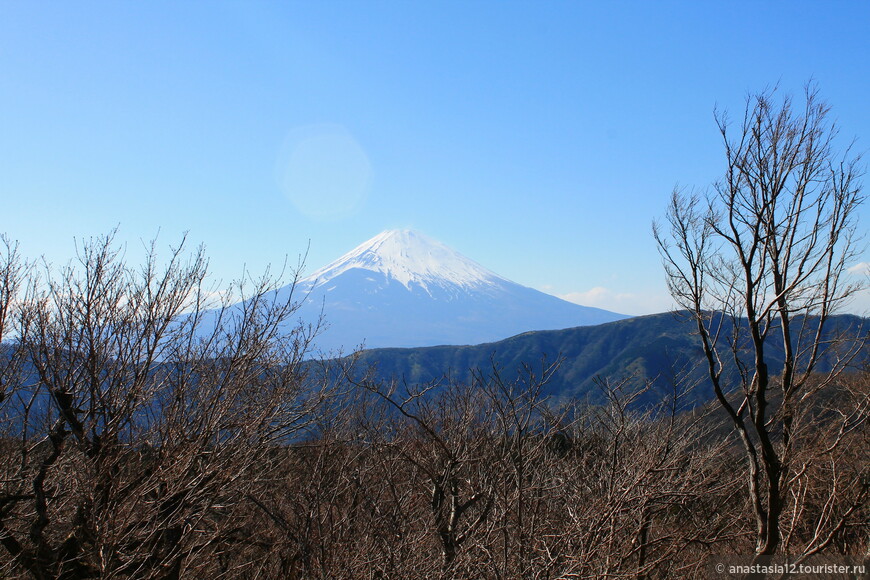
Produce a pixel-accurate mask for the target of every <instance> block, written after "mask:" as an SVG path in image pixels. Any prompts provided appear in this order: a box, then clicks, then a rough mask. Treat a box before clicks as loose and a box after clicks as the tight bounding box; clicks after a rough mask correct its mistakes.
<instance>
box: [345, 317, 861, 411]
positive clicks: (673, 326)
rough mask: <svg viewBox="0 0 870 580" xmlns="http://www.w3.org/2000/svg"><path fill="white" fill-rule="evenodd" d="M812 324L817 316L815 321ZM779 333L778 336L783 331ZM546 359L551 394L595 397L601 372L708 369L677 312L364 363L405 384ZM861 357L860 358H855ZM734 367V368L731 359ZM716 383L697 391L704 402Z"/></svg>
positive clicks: (662, 385)
mask: <svg viewBox="0 0 870 580" xmlns="http://www.w3.org/2000/svg"><path fill="white" fill-rule="evenodd" d="M810 324H812V321H810ZM868 327H870V321H868V320H867V319H866V318H861V317H858V316H854V315H845V314H844V315H839V316H836V317H833V318H832V319H831V320H829V321H828V323H827V325H826V327H825V336H826V337H827V338H832V337H833V336H834V335H835V334H837V333H841V332H843V333H846V334H847V335H851V336H861V335H862V334H863V335H866V334H867V329H868ZM780 340H781V339H780ZM543 359H546V360H548V361H550V362H554V361H556V360H558V359H561V365H560V368H559V370H558V372H556V373H555V374H554V375H553V378H552V379H551V381H550V383H549V384H548V392H549V394H551V395H553V396H556V397H577V398H580V399H586V398H588V399H590V400H591V401H596V400H598V399H599V397H600V393H599V391H598V389H597V388H596V386H595V381H596V378H598V377H608V378H610V379H622V378H629V377H631V379H632V380H633V381H636V382H637V383H639V384H640V383H643V382H644V381H647V380H650V381H653V383H654V388H653V389H652V390H651V391H650V393H648V395H647V398H648V399H652V398H655V395H654V393H655V392H661V391H662V390H668V389H669V388H670V386H671V385H672V384H673V382H674V380H675V379H676V378H677V377H680V376H683V375H685V374H686V373H689V375H690V376H691V377H694V378H695V379H696V380H697V379H703V378H704V377H705V376H706V373H707V369H706V366H701V365H703V364H704V356H703V352H702V350H701V347H700V345H699V342H698V337H697V336H696V328H695V326H694V322H693V321H692V320H691V319H689V318H687V317H686V316H684V315H683V314H682V313H679V312H666V313H661V314H652V315H648V316H638V317H634V318H629V319H626V320H618V321H615V322H609V323H606V324H600V325H597V326H581V327H575V328H567V329H564V330H545V331H536V332H526V333H523V334H519V335H516V336H512V337H510V338H508V339H505V340H502V341H498V342H492V343H485V344H478V345H471V346H446V345H445V346H434V347H425V348H380V349H371V350H367V351H363V352H362V353H361V355H360V360H359V363H360V365H359V368H361V369H362V368H367V367H369V366H370V365H371V366H373V367H374V369H375V376H377V377H378V378H381V379H398V380H400V381H404V382H407V383H408V384H417V383H425V382H428V381H433V380H437V379H439V377H443V376H444V375H445V374H450V375H451V377H452V378H454V379H457V380H462V379H463V378H464V377H467V376H468V374H469V370H470V369H488V368H490V367H491V366H492V365H493V364H495V365H497V366H498V367H499V368H501V369H503V370H504V371H506V372H507V373H508V374H510V373H513V372H514V371H515V370H516V369H518V368H521V367H522V366H523V365H524V364H525V365H531V366H533V367H534V366H540V362H541V361H542V360H543ZM772 362H773V365H772V367H771V369H770V370H771V372H772V373H777V372H780V371H781V368H782V361H781V360H777V359H774V360H773V361H772ZM856 364H857V361H856ZM730 371H731V372H734V369H733V365H732V366H731V367H730ZM710 397H712V391H709V392H708V391H707V390H705V389H703V388H702V389H700V390H698V391H697V392H696V393H695V399H696V400H697V401H699V402H701V401H706V400H708V399H709V398H710Z"/></svg>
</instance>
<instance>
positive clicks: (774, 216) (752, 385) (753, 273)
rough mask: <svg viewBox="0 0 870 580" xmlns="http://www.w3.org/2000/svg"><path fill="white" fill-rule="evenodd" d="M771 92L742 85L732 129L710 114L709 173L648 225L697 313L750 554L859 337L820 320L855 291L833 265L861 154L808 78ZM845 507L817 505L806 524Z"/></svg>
mask: <svg viewBox="0 0 870 580" xmlns="http://www.w3.org/2000/svg"><path fill="white" fill-rule="evenodd" d="M776 96H777V95H776V91H775V90H769V91H765V92H761V93H758V94H754V95H751V96H750V97H749V98H748V99H747V102H746V108H745V113H744V115H743V118H742V121H741V122H740V123H739V124H738V126H737V130H736V133H735V132H734V131H733V127H732V124H731V122H730V120H729V118H728V116H727V114H724V113H718V112H717V114H716V121H717V125H718V127H719V131H720V133H721V136H722V140H723V144H724V146H725V160H726V169H725V174H724V176H723V178H722V180H721V181H719V182H717V183H715V184H714V185H713V187H712V189H711V191H709V192H708V193H706V194H704V195H699V194H696V193H689V194H687V193H683V192H681V191H679V190H678V191H675V192H674V193H673V196H672V198H671V203H670V206H669V207H668V211H667V223H666V225H661V224H654V235H655V239H656V241H657V243H658V247H659V250H660V253H661V255H662V258H663V263H664V267H665V271H666V273H667V280H668V286H669V289H670V293H671V295H672V296H673V297H674V299H675V300H676V302H677V304H678V306H679V307H680V308H682V309H685V311H686V312H687V313H688V314H689V316H691V317H693V318H694V320H695V322H696V323H697V331H698V334H699V340H700V344H701V346H702V348H703V352H704V356H705V358H706V364H707V368H708V371H709V378H710V382H711V384H712V387H713V391H714V393H715V395H716V399H717V400H718V402H719V404H720V406H721V408H722V409H724V411H725V412H726V413H727V416H728V421H729V423H730V424H731V425H732V427H733V429H734V430H735V431H736V433H737V434H738V435H739V438H740V441H741V443H742V448H743V451H744V454H745V459H746V481H747V489H748V494H749V500H750V503H751V505H752V513H753V516H754V520H755V534H754V536H755V544H756V545H755V551H756V553H757V554H758V555H771V554H774V553H776V552H777V550H778V549H779V548H780V546H781V543H782V535H783V531H782V523H783V516H784V512H785V510H786V509H787V504H788V502H789V501H791V500H790V497H791V496H792V493H793V492H795V493H799V490H794V489H792V486H793V483H794V481H795V477H796V476H797V475H798V474H799V473H800V472H801V471H802V470H803V469H804V467H803V466H802V465H801V464H800V463H799V462H798V456H797V454H798V449H796V446H797V444H798V442H799V441H800V437H799V434H798V433H797V430H798V429H799V428H809V426H808V425H807V424H806V422H804V421H802V420H801V418H802V417H805V416H806V410H807V409H810V408H812V407H813V406H816V405H819V404H820V401H822V400H824V392H825V391H826V390H830V389H835V388H836V386H837V382H836V379H837V376H838V374H839V373H840V372H841V371H842V370H843V368H844V367H845V365H846V364H847V363H848V361H849V360H850V359H851V357H852V356H853V355H854V354H855V352H856V351H857V349H858V348H859V347H860V344H859V342H860V341H853V342H849V341H844V340H836V339H834V338H833V335H835V334H836V329H833V328H830V324H829V323H830V321H831V315H832V314H834V313H835V312H836V311H837V309H838V308H839V307H841V306H842V305H843V304H844V303H845V302H846V301H847V300H848V299H849V297H850V296H851V295H852V294H853V293H854V292H855V291H856V290H857V289H858V287H857V286H856V285H855V284H850V283H849V282H848V280H847V277H846V276H847V275H846V269H847V267H848V266H849V264H850V261H851V260H853V258H854V257H855V256H856V243H857V242H858V237H859V236H858V234H859V233H860V230H858V229H857V222H856V220H857V210H858V208H859V206H860V204H861V203H862V201H863V196H862V193H861V183H860V177H861V171H860V165H859V162H860V158H859V156H857V155H853V154H852V153H851V151H850V150H849V149H847V150H846V151H845V153H843V154H842V155H840V154H838V153H836V152H835V144H836V140H837V135H838V130H837V128H836V126H835V125H834V124H833V122H831V121H830V120H829V107H828V106H827V105H826V104H825V103H824V102H823V101H821V100H820V98H819V96H818V94H817V90H816V89H815V88H814V87H813V86H808V87H807V88H806V91H805V101H804V103H803V105H802V107H798V106H796V105H795V104H793V102H792V99H791V98H789V97H785V98H783V99H781V100H780V101H779V102H777V100H776ZM848 330H849V333H850V334H851V335H852V336H855V333H856V329H854V328H852V329H848ZM848 421H849V420H848V419H846V420H845V423H848ZM845 423H844V424H845ZM841 483H843V482H841ZM852 483H853V484H855V482H854V481H853V482H852ZM865 492H866V489H865ZM848 495H849V494H844V496H843V497H846V496H848ZM862 497H864V498H866V495H862V493H859V494H858V496H857V497H854V496H852V498H851V500H850V501H854V500H857V501H860V500H861V498H862ZM853 514H854V512H853V511H852V510H849V509H845V510H842V511H840V510H830V512H829V513H828V515H827V516H826V519H825V521H824V522H820V523H819V525H820V526H822V527H825V526H832V527H833V528H836V527H838V526H841V525H843V518H848V517H850V516H852V515H853ZM818 547H819V545H818V543H813V542H810V543H808V544H806V545H804V546H801V547H796V546H794V544H793V543H792V545H791V546H790V550H793V551H795V550H796V551H797V552H798V553H802V552H804V551H811V550H816V549H817V548H818Z"/></svg>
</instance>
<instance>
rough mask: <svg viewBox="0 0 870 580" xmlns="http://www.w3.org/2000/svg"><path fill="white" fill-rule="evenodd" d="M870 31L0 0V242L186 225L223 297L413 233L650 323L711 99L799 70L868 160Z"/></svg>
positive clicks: (261, 5) (444, 7)
mask: <svg viewBox="0 0 870 580" xmlns="http://www.w3.org/2000/svg"><path fill="white" fill-rule="evenodd" d="M868 30H870V2H866V1H860V2H859V1H855V2H847V1H839V2H836V1H835V2H827V3H818V2H800V1H788V2H786V1H753V2H733V1H732V2H712V1H711V2H688V1H687V2H645V1H644V2H641V1H638V2H600V3H590V2H532V1H529V2H495V1H491V2H484V1H482V0H477V1H471V2H468V1H464V2H446V1H437V2H436V1H432V2H404V1H394V2H376V1H362V0H360V1H353V2H352V1H324V2H277V1H276V2H253V1H241V0H240V1H236V2H194V1H190V2H21V1H7V0H0V200H2V213H0V232H6V233H7V234H8V235H9V236H10V237H12V238H14V239H17V240H19V241H20V243H21V246H22V249H23V251H24V253H26V254H27V255H30V256H39V255H44V256H45V257H46V259H48V260H49V261H52V262H64V261H65V260H66V259H68V258H69V257H71V255H72V253H73V240H74V239H81V238H86V237H88V236H92V235H99V234H104V233H106V232H108V231H109V230H110V229H112V228H113V227H114V226H116V225H119V226H120V234H119V238H120V240H121V241H122V242H124V243H126V244H127V246H128V248H129V249H128V254H129V255H130V257H131V258H133V259H135V256H136V255H137V252H138V251H139V248H141V243H140V240H148V239H151V238H152V237H154V235H155V234H157V232H158V231H159V232H160V240H162V241H163V242H164V243H165V244H167V245H168V244H170V243H171V242H175V241H177V240H178V238H179V237H180V236H181V234H182V232H185V231H189V236H190V239H191V240H193V241H195V242H197V243H198V242H202V243H204V244H205V245H206V248H207V251H208V254H209V256H210V258H211V269H212V272H213V275H214V276H215V279H222V280H230V279H233V278H236V277H238V275H239V274H240V273H241V272H242V270H243V268H245V267H247V268H249V269H250V270H252V271H253V272H260V271H262V270H263V269H264V268H265V267H266V266H267V265H268V264H280V263H282V262H283V261H284V258H285V256H288V255H289V256H290V258H291V261H295V259H296V256H297V255H298V254H299V253H300V252H303V251H304V250H305V248H306V247H307V246H308V244H309V241H310V252H309V255H308V268H307V269H308V271H309V272H311V271H313V270H315V269H317V268H318V267H320V266H322V265H323V264H325V263H327V262H329V261H331V260H333V259H335V258H337V257H338V256H339V255H341V254H342V253H344V252H345V251H347V250H349V249H351V248H352V247H354V246H356V245H357V244H359V243H361V242H363V241H364V240H366V239H368V238H370V237H372V236H374V235H376V234H377V233H379V232H380V231H382V230H384V229H391V228H414V229H418V230H420V231H422V232H424V233H426V234H428V235H429V236H432V237H434V238H437V239H439V240H441V241H442V242H444V243H446V244H447V245H449V246H451V247H453V248H455V249H457V250H459V251H460V252H462V253H464V254H465V255H467V256H469V257H470V258H472V259H474V260H476V261H478V262H480V263H481V264H483V265H484V266H486V267H488V268H489V269H491V270H494V271H495V272H497V273H499V274H501V275H503V276H505V277H507V278H510V279H512V280H515V281H517V282H519V283H521V284H525V285H528V286H532V287H535V288H538V289H541V290H544V291H547V292H550V293H553V294H557V295H561V296H568V297H571V298H573V299H575V300H577V301H580V302H582V303H585V304H588V305H592V306H599V307H603V308H608V309H611V310H616V311H619V312H624V313H628V314H642V313H651V312H656V311H662V310H665V309H667V308H668V306H669V304H670V300H669V299H668V297H667V293H666V289H665V285H664V277H663V274H662V269H661V264H660V261H659V258H658V255H657V253H656V251H655V248H654V245H653V243H652V238H651V235H650V224H651V222H652V220H653V219H654V218H656V217H659V216H661V215H662V214H663V212H664V208H665V205H666V203H667V199H668V196H669V194H670V192H671V191H672V189H673V188H674V186H676V185H681V186H700V187H703V186H705V185H707V184H709V183H710V182H712V181H713V180H715V179H716V178H717V177H718V176H719V175H720V174H721V172H722V169H723V164H722V159H723V155H722V147H721V144H720V142H719V140H718V135H717V132H716V127H715V124H714V122H713V114H712V111H713V108H714V106H717V105H718V106H719V107H720V108H727V109H729V110H731V111H734V112H739V110H740V109H741V108H742V106H743V100H744V97H745V95H746V94H747V93H748V92H750V91H757V90H760V89H763V88H764V87H766V86H769V85H772V84H776V83H779V85H780V87H781V89H782V90H783V91H784V92H791V93H800V91H801V89H802V86H803V84H804V83H805V82H806V81H807V80H808V79H810V78H812V79H815V80H816V81H817V83H818V85H819V88H820V90H821V93H822V96H823V97H824V98H825V99H827V100H828V101H829V102H830V103H831V105H832V106H833V114H834V117H835V118H836V119H837V120H838V122H839V124H840V126H841V129H842V133H843V135H844V136H846V137H848V138H852V137H857V138H858V141H857V149H858V150H859V151H867V150H868V149H870V146H868V143H870V116H868V111H867V106H868V105H867V104H868V103H870V64H868V58H867V56H868V54H870V36H868V34H867V31H868ZM311 192H317V193H316V195H313V194H312V193H311ZM862 224H863V225H862V227H864V228H865V229H866V228H867V227H868V224H870V210H868V208H866V207H865V208H864V210H863V216H862ZM862 260H863V261H867V262H870V255H868V254H865V256H864V257H863V258H862ZM853 309H854V310H858V311H867V310H870V299H867V297H866V295H865V297H864V299H863V301H861V302H858V303H856V304H855V305H854V306H853Z"/></svg>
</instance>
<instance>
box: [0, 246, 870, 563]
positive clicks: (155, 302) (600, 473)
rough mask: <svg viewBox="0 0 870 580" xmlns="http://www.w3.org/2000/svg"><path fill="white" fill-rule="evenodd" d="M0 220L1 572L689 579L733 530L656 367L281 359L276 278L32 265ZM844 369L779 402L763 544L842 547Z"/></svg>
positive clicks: (708, 419)
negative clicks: (782, 423)
mask: <svg viewBox="0 0 870 580" xmlns="http://www.w3.org/2000/svg"><path fill="white" fill-rule="evenodd" d="M4 241H5V240H4ZM5 242H6V243H5V247H4V252H3V254H2V263H0V269H2V270H0V307H2V310H0V324H2V326H0V328H2V331H3V333H4V338H6V339H7V340H6V342H5V343H4V347H3V353H2V367H0V384H2V401H0V409H2V421H3V423H2V429H3V432H2V441H0V444H2V448H3V452H2V455H0V549H2V550H3V555H2V559H0V574H2V575H3V576H4V577H9V578H38V579H48V578H64V579H74V578H495V579H499V578H505V579H506V578H538V579H540V578H602V577H611V578H628V577H631V578H661V577H705V576H706V575H707V574H708V572H709V568H708V567H707V566H708V561H709V559H710V558H711V557H716V556H719V555H723V554H739V553H747V552H751V551H752V549H753V543H754V537H755V536H754V528H753V523H754V517H753V509H752V506H751V505H750V503H749V502H747V499H746V487H747V484H746V481H745V478H744V477H743V476H742V474H741V465H742V460H743V459H742V456H741V452H740V449H741V447H740V446H739V443H738V440H737V438H735V437H734V436H733V435H730V434H728V433H727V432H723V431H722V429H721V419H722V417H719V416H718V415H717V414H718V413H720V411H719V410H718V409H715V408H710V409H695V410H687V409H684V408H683V400H684V398H685V395H686V391H687V389H688V388H689V386H688V385H683V384H679V381H677V384H675V385H674V388H673V391H672V392H671V393H670V394H669V395H668V396H665V397H663V399H662V402H661V404H660V405H658V406H656V407H655V408H647V409H638V408H636V407H637V405H633V404H632V403H633V402H635V401H636V399H637V398H638V397H639V396H640V394H641V392H642V389H638V388H637V387H636V386H632V383H631V382H630V381H618V382H609V381H607V380H602V381H601V382H600V384H599V388H600V389H601V391H602V393H603V394H604V396H605V398H606V399H607V400H608V403H607V404H604V405H597V406H593V407H590V406H584V405H580V404H577V403H574V404H562V405H560V406H559V407H556V406H554V405H553V404H552V403H551V402H549V401H548V400H547V398H546V397H545V395H544V393H545V390H546V384H547V381H548V379H549V377H550V376H551V375H552V373H555V372H558V364H543V363H542V364H541V365H540V366H539V367H532V366H529V367H526V368H524V369H521V370H520V372H519V373H518V374H515V375H514V374H511V375H508V374H507V373H506V372H505V371H504V370H503V369H499V368H498V367H496V366H493V367H492V368H490V369H483V370H479V371H477V372H475V373H474V375H473V378H472V380H470V381H464V382H460V381H453V380H450V379H449V378H445V379H444V380H443V381H440V382H438V383H432V384H428V385H424V386H408V385H403V384H396V383H385V382H383V381H376V380H372V379H369V378H367V377H363V378H359V377H358V376H357V375H358V373H357V374H354V373H345V372H339V371H340V370H341V369H337V368H336V367H330V366H329V365H325V364H315V363H313V362H309V363H303V356H304V354H305V353H306V352H307V349H308V346H309V341H310V339H311V337H312V333H314V332H316V329H311V328H307V327H304V326H295V327H293V330H292V331H291V332H289V333H288V332H282V331H281V329H282V328H286V327H285V326H283V325H284V324H285V323H286V322H287V321H288V320H290V321H292V319H293V315H294V313H295V309H296V302H293V301H292V300H291V301H283V302H276V301H275V296H276V295H275V294H274V293H272V292H271V291H272V290H274V288H275V287H276V285H277V284H278V281H277V280H272V279H265V280H262V281H261V282H260V283H259V284H257V285H256V286H255V287H254V288H253V290H251V291H248V292H246V293H244V298H245V303H244V308H242V309H229V308H225V309H223V310H221V309H218V310H205V309H204V308H203V306H204V304H205V303H204V302H203V300H204V299H205V296H207V295H209V294H208V293H206V292H205V290H204V288H203V281H204V279H205V260H204V258H203V256H202V253H201V252H193V253H192V254H186V253H185V252H184V251H183V250H182V249H181V248H179V249H176V250H174V251H173V252H172V253H171V255H170V256H169V258H168V260H167V263H166V264H165V265H163V266H158V261H157V258H156V253H155V252H152V253H151V254H150V255H149V258H148V259H147V260H146V261H145V263H144V264H143V265H142V266H141V267H139V268H131V267H130V266H128V265H126V264H125V262H124V260H123V259H122V256H121V255H119V253H118V252H117V250H116V249H115V248H114V246H113V244H112V241H111V238H104V239H99V240H93V241H92V242H90V243H88V244H85V245H84V246H82V247H81V248H79V255H78V258H77V260H76V261H75V262H74V263H72V264H70V265H69V266H67V267H65V268H61V269H55V268H50V267H43V268H41V269H37V267H36V266H35V265H34V264H30V263H27V262H25V261H23V260H22V258H21V257H20V256H19V255H18V253H17V249H16V247H15V245H14V244H12V243H9V242H8V241H5ZM226 300H227V301H229V300H231V299H230V298H226ZM331 373H332V374H334V375H335V376H332V375H331ZM352 376H354V377H356V378H354V379H353V380H351V378H350V377H352ZM867 385H868V375H867V374H866V373H864V374H859V373H855V374H850V375H843V376H841V377H840V378H839V379H838V380H837V381H825V382H824V385H821V386H820V388H822V390H823V391H827V392H829V393H830V394H824V392H822V393H819V394H817V396H816V399H815V400H817V401H818V404H817V405H814V406H812V408H811V410H810V412H808V413H806V414H803V415H801V416H799V417H795V421H794V424H795V427H794V428H793V431H794V435H793V441H792V444H791V445H792V448H793V449H794V450H795V451H794V458H793V460H792V461H793V464H794V465H797V466H799V467H798V468H796V469H794V470H793V472H792V473H791V474H790V479H789V486H788V490H789V493H788V495H787V497H785V498H784V499H783V509H782V512H783V517H782V522H783V524H782V525H781V528H782V530H783V532H782V533H783V541H782V551H783V552H785V553H789V554H792V555H794V556H796V557H798V556H803V555H806V554H808V553H810V552H812V551H814V550H816V549H821V550H824V551H829V552H833V553H838V554H848V555H851V556H858V557H860V556H862V555H864V554H866V551H867V548H868V539H867V538H868V527H867V517H868V510H867V483H868V481H867V479H868V475H867V457H866V449H867V448H868V443H870V442H868V441H867V429H866V420H867V406H868V387H867ZM814 392H815V391H814ZM809 408H810V407H808V409H809Z"/></svg>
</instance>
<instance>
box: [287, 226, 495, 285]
mask: <svg viewBox="0 0 870 580" xmlns="http://www.w3.org/2000/svg"><path fill="white" fill-rule="evenodd" d="M352 269H360V270H368V271H370V272H374V273H378V274H382V275H383V276H385V277H386V278H387V279H392V280H395V281H396V282H399V283H400V284H402V285H403V286H405V288H407V289H409V290H411V289H412V285H413V286H419V287H421V288H422V289H423V290H426V291H427V292H431V290H430V287H431V286H441V287H444V286H448V285H453V286H459V287H460V288H464V289H470V288H475V287H480V286H487V285H492V284H496V283H499V282H502V281H504V278H502V277H501V276H498V275H497V274H495V273H493V272H491V271H489V270H487V269H486V268H484V267H483V266H481V265H480V264H478V263H477V262H475V261H473V260H470V259H468V258H466V257H465V256H463V255H462V254H460V253H459V252H456V251H455V250H452V249H451V248H449V247H447V246H445V245H444V244H442V243H441V242H439V241H437V240H433V239H432V238H429V237H427V236H425V235H423V234H421V233H419V232H415V231H413V230H387V231H385V232H381V233H380V234H378V235H377V236H375V237H373V238H372V239H370V240H368V241H366V242H363V243H362V244H360V245H359V246H357V247H356V248H354V249H353V250H351V251H350V252H348V253H347V254H345V255H343V256H342V257H340V258H339V259H337V260H335V261H334V262H332V263H330V264H327V265H326V266H324V267H323V268H321V269H320V270H317V271H316V272H314V273H313V274H312V275H311V276H309V277H307V278H306V279H305V280H304V282H310V283H315V284H317V285H323V284H326V283H328V282H329V280H331V279H333V278H335V277H336V276H339V275H340V274H343V273H344V272H347V271H348V270H352Z"/></svg>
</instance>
